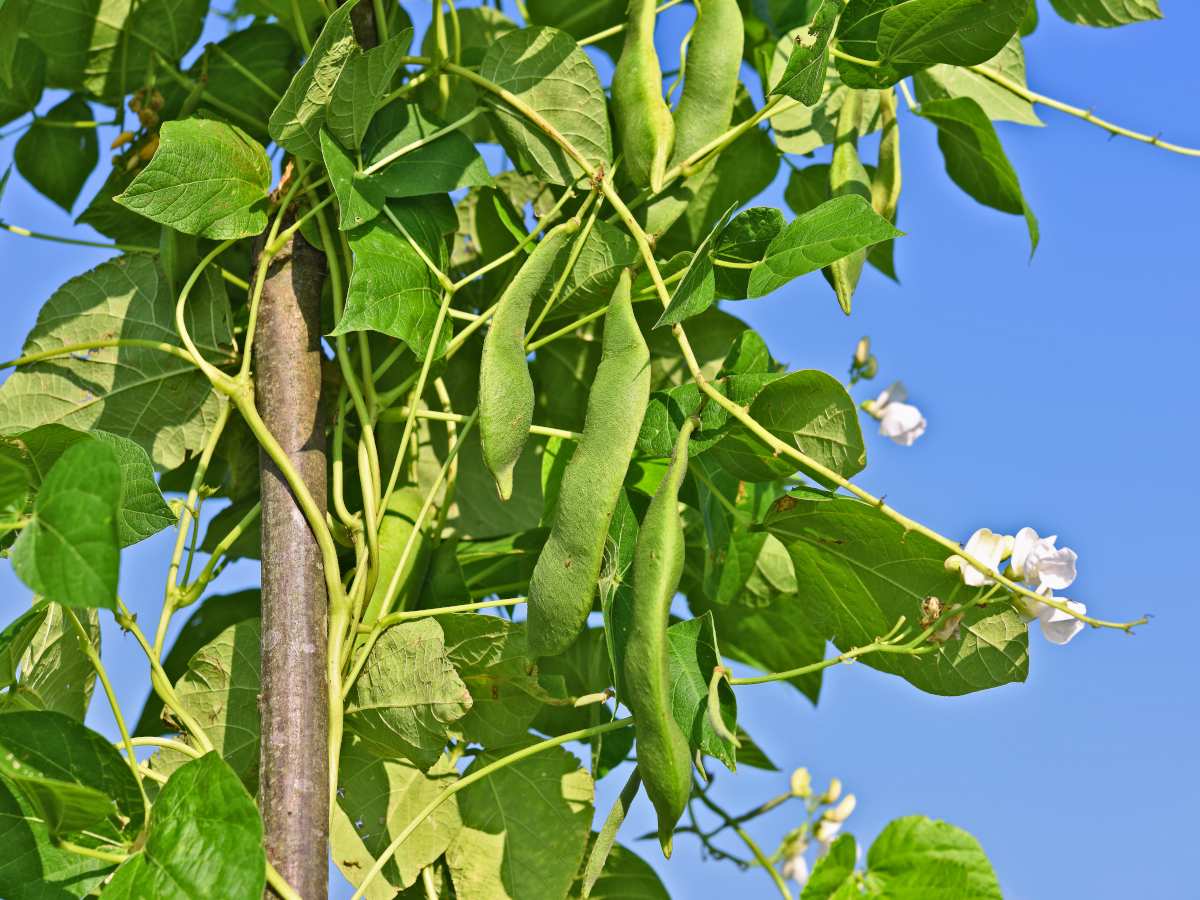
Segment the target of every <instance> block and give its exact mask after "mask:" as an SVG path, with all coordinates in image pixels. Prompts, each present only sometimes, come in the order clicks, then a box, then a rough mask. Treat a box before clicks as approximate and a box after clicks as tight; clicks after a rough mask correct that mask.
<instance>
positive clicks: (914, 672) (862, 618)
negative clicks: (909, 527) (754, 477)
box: [764, 490, 1029, 696]
mask: <svg viewBox="0 0 1200 900" xmlns="http://www.w3.org/2000/svg"><path fill="white" fill-rule="evenodd" d="M764 525H765V527H766V529H767V530H768V531H769V532H771V533H772V534H774V535H775V536H776V537H777V538H779V540H781V541H782V542H783V543H784V545H785V546H786V547H787V548H788V552H789V553H790V554H791V556H792V563H793V565H794V566H795V570H796V581H797V584H798V591H799V593H800V594H801V595H802V596H803V597H805V600H806V602H807V603H810V604H812V608H813V611H814V615H815V618H817V619H819V620H820V622H821V624H822V627H823V630H824V631H825V633H826V634H827V635H829V636H831V639H832V640H833V643H834V644H835V645H836V646H837V647H838V649H839V650H841V651H843V652H844V651H846V650H849V649H851V648H852V647H861V646H863V645H864V644H869V643H871V642H872V641H873V640H875V638H877V637H879V636H881V635H883V634H886V633H887V632H888V631H889V630H891V629H892V628H893V627H894V626H895V624H896V622H897V621H898V620H899V619H900V617H901V616H903V617H904V618H905V621H906V622H907V623H908V626H909V628H910V629H913V628H916V627H917V626H918V623H919V622H920V621H921V616H922V611H921V603H922V601H923V600H925V598H927V597H930V596H933V597H937V598H939V599H940V600H942V601H943V602H944V603H947V604H950V603H958V602H963V601H965V600H968V599H971V597H972V595H971V594H969V593H967V592H966V591H964V589H963V584H962V579H961V578H960V577H959V576H958V574H957V573H955V572H950V571H947V570H946V568H945V566H944V563H945V560H946V557H947V555H948V554H947V553H946V551H945V550H943V549H942V548H941V547H940V546H938V545H937V544H935V543H934V542H933V541H932V540H931V539H929V538H927V537H925V536H923V535H921V534H918V533H916V532H911V531H905V529H904V528H903V526H901V525H898V524H897V523H895V522H893V521H892V520H891V519H889V518H887V517H886V516H885V515H884V514H883V513H881V512H880V511H879V510H878V509H876V508H875V507H873V506H870V505H868V504H865V503H861V502H859V501H858V500H852V499H850V498H847V497H839V496H835V495H832V494H825V493H822V492H818V491H799V490H797V491H793V492H792V493H791V494H789V495H788V496H785V497H782V498H780V499H779V500H778V501H777V502H776V504H775V506H774V507H772V509H771V512H770V513H768V515H767V518H766V520H765V522H764ZM930 646H932V647H933V648H934V649H933V651H932V652H931V653H927V654H925V655H923V656H907V655H903V654H891V653H888V654H870V653H868V654H865V655H864V656H862V657H860V660H861V662H863V663H864V664H865V665H868V666H871V667H872V668H874V669H878V670H880V671H881V672H890V673H892V674H894V675H899V676H900V677H902V678H904V679H905V680H907V681H908V682H910V683H911V684H913V685H914V686H916V687H918V688H920V689H921V690H923V691H926V692H928V693H931V694H942V695H948V696H955V695H959V694H967V693H970V692H972V691H979V690H984V689H987V688H992V687H998V686H999V685H1002V684H1008V683H1009V682H1013V681H1024V680H1025V676H1026V674H1027V672H1028V667H1029V656H1028V646H1029V640H1028V634H1027V632H1026V630H1025V623H1024V622H1023V621H1022V619H1021V617H1020V616H1019V615H1017V613H1016V612H1015V611H1013V609H1012V608H1011V607H1010V606H1009V605H1008V604H1001V605H999V606H987V607H982V608H974V609H972V610H971V611H970V612H968V613H967V614H966V617H965V618H964V619H963V620H962V623H961V625H960V627H959V629H958V634H957V635H956V636H952V637H951V638H950V639H949V640H947V641H945V642H944V643H940V644H931V645H930Z"/></svg>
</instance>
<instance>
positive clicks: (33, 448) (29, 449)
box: [0, 425, 176, 547]
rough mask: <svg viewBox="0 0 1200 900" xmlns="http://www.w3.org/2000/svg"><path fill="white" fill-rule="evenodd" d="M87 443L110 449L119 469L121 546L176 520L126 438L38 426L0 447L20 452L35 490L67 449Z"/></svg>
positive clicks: (150, 468)
mask: <svg viewBox="0 0 1200 900" xmlns="http://www.w3.org/2000/svg"><path fill="white" fill-rule="evenodd" d="M87 441H96V442H98V443H101V444H103V445H105V446H106V447H108V448H109V449H110V450H112V452H113V453H114V454H115V455H116V458H117V463H118V464H119V465H120V467H121V502H120V506H119V507H118V512H117V536H118V537H119V538H120V541H121V546H122V547H128V546H130V545H131V544H136V543H137V542H138V541H141V540H144V539H145V538H148V537H150V536H151V535H153V534H157V533H158V532H160V531H162V530H163V529H164V528H167V527H168V526H170V525H173V524H175V521H176V517H175V515H174V514H173V513H172V512H171V508H170V507H169V506H167V503H166V501H165V500H164V499H163V495H162V492H161V491H160V490H159V489H158V484H157V483H156V482H155V480H154V464H153V463H151V462H150V457H149V456H147V455H146V451H145V450H143V449H142V448H141V447H139V446H138V445H137V444H135V443H134V442H133V441H131V440H129V438H124V437H119V436H118V435H115V434H109V433H108V432H106V431H90V432H88V431H76V430H75V429H73V428H67V427H66V426H65V425H41V426H39V427H37V428H35V429H33V430H32V431H27V432H25V433H24V434H20V435H14V436H13V437H11V438H0V444H4V443H8V444H9V445H10V446H16V447H19V448H21V449H22V450H23V451H24V454H25V457H26V459H27V460H28V465H29V471H30V473H31V474H32V476H33V477H32V486H33V488H34V489H35V490H36V489H38V488H39V486H40V485H41V483H42V482H43V481H44V480H45V478H46V475H47V474H48V473H49V471H50V469H51V467H52V466H53V465H54V463H56V462H57V461H58V458H59V457H60V456H62V454H63V453H64V452H65V451H66V450H67V449H68V448H70V447H73V446H75V445H76V444H79V443H84V442H87Z"/></svg>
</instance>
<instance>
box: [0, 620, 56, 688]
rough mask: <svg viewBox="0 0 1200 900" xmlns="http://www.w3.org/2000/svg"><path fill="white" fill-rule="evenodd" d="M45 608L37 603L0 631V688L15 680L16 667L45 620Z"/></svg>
mask: <svg viewBox="0 0 1200 900" xmlns="http://www.w3.org/2000/svg"><path fill="white" fill-rule="evenodd" d="M46 610H47V605H46V604H45V603H38V604H37V605H35V606H34V607H33V608H32V609H28V610H26V611H25V612H24V613H22V614H21V615H19V616H18V617H17V618H15V619H13V621H11V622H9V623H8V624H7V625H6V626H5V627H4V630H3V631H0V689H3V688H6V687H8V686H9V685H10V684H12V683H13V682H15V681H16V680H17V667H18V666H19V665H20V663H21V657H22V656H23V655H24V654H25V648H26V647H28V646H29V645H30V643H31V642H32V641H33V638H34V635H36V634H37V633H38V629H40V628H41V627H42V623H43V622H44V621H45V620H46Z"/></svg>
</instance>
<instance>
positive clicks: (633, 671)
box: [621, 419, 695, 857]
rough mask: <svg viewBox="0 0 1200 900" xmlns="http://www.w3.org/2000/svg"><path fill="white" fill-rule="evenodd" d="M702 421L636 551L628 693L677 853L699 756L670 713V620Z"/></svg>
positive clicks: (663, 839) (652, 790)
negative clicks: (688, 481) (693, 448)
mask: <svg viewBox="0 0 1200 900" xmlns="http://www.w3.org/2000/svg"><path fill="white" fill-rule="evenodd" d="M694 427H695V420H694V419H688V420H687V421H686V422H684V424H683V427H682V428H681V429H680V431H679V438H678V439H677V440H676V442H675V450H674V453H672V455H671V465H670V467H669V468H668V469H667V474H666V475H665V476H664V477H663V480H662V482H661V483H660V484H659V486H658V490H657V491H655V493H654V499H653V500H651V501H650V507H649V509H647V510H646V515H645V518H644V519H643V520H642V527H641V530H640V531H639V532H638V539H637V547H636V549H635V550H634V556H633V621H632V623H631V625H630V629H629V635H628V637H627V639H626V644H625V663H624V668H625V692H626V695H627V696H625V697H622V698H621V699H622V700H623V701H624V702H625V704H626V705H627V706H628V707H629V708H630V709H631V710H633V716H634V723H635V728H636V729H637V758H638V770H639V771H640V772H641V773H642V781H643V782H644V783H645V785H646V794H647V796H649V798H650V802H651V803H653V804H654V809H655V811H656V812H657V813H658V840H659V843H660V844H661V845H662V851H663V855H664V856H668V857H669V856H670V855H671V836H672V833H673V832H674V830H675V823H676V822H678V821H679V818H680V816H682V815H683V812H684V810H685V809H686V808H687V802H688V797H689V796H691V793H692V754H691V749H690V748H689V746H688V739H687V737H686V735H684V733H683V730H682V729H681V728H680V727H679V725H678V723H676V721H675V718H674V716H673V715H672V714H671V684H670V675H669V670H668V666H667V621H668V615H667V614H668V611H669V610H670V607H671V600H672V598H673V597H674V596H675V591H676V589H677V588H678V587H679V578H680V576H681V575H682V574H683V556H684V544H683V520H682V519H681V518H680V516H679V487H680V485H681V484H683V478H684V476H685V475H686V474H687V464H688V449H687V445H688V439H689V438H690V437H691V435H692V429H693V428H694Z"/></svg>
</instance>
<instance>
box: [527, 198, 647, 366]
mask: <svg viewBox="0 0 1200 900" xmlns="http://www.w3.org/2000/svg"><path fill="white" fill-rule="evenodd" d="M640 258H641V257H640V255H639V253H638V249H637V244H636V243H635V242H634V240H633V238H631V237H630V236H629V235H628V234H627V233H626V232H625V231H624V230H622V229H620V228H618V227H617V226H615V225H610V224H609V223H608V222H605V221H604V220H602V219H597V220H596V222H595V223H594V224H593V225H592V230H591V231H590V232H589V233H588V236H587V237H586V238H585V239H584V242H583V246H582V247H580V249H579V256H578V257H577V258H576V259H575V264H574V265H573V266H572V267H571V270H570V271H569V272H568V273H567V277H566V280H565V281H564V282H563V287H562V292H561V293H560V294H559V297H558V302H557V303H556V304H555V305H554V307H553V309H551V310H550V312H549V313H548V315H547V318H548V319H560V318H566V317H571V318H578V317H580V316H583V315H586V314H587V313H589V312H593V311H595V310H597V309H600V308H601V307H604V306H607V305H608V301H609V298H611V297H612V292H613V290H614V289H615V288H616V286H617V280H618V279H619V278H620V277H621V270H622V269H626V268H628V267H630V266H632V265H634V264H635V263H636V262H637V261H638V260H639V259H640ZM541 306H542V302H541V299H540V298H538V299H535V300H534V311H533V315H534V316H536V315H537V313H538V312H540V307H541ZM551 346H553V345H552V344H551V345H547V347H546V348H544V349H549V347H551ZM540 352H542V351H539V353H540Z"/></svg>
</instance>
